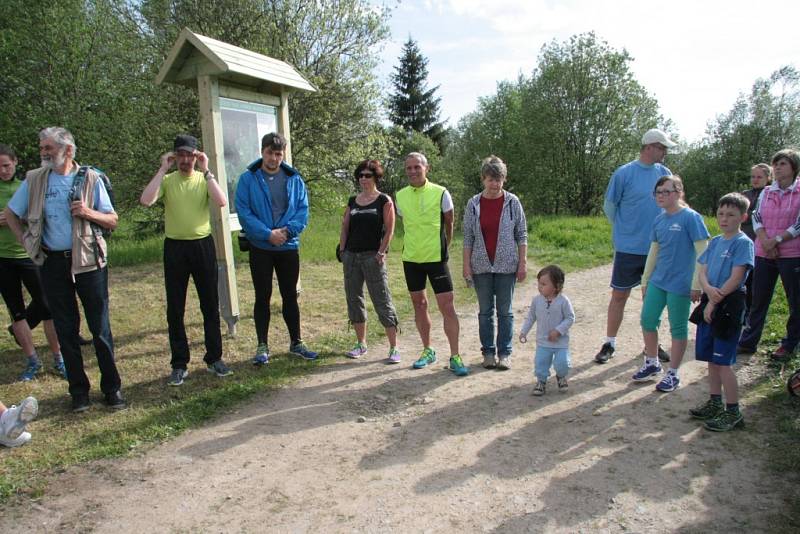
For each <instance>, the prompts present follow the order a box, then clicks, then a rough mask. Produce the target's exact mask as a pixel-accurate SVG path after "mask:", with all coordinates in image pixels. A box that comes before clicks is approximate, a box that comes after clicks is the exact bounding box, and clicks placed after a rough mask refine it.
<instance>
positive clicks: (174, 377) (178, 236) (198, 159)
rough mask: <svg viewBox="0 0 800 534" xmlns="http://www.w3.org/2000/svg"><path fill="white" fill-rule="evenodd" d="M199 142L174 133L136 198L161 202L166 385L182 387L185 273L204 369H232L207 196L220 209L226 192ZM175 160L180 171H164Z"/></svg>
mask: <svg viewBox="0 0 800 534" xmlns="http://www.w3.org/2000/svg"><path fill="white" fill-rule="evenodd" d="M197 147H198V141H197V138H195V137H193V136H191V135H179V136H177V137H176V138H175V143H174V150H173V151H172V152H167V153H166V154H164V155H162V156H161V167H160V168H159V169H158V172H157V173H156V174H155V176H153V178H152V179H151V180H150V183H148V184H147V187H145V189H144V191H143V192H142V196H141V198H140V199H139V201H140V202H141V203H142V204H143V205H145V206H152V205H153V204H155V202H156V201H157V200H159V199H160V200H162V201H163V202H164V233H165V235H166V237H165V239H164V283H165V285H166V290H167V325H168V326H169V348H170V351H171V352H172V358H171V361H170V364H171V366H172V372H171V374H170V378H169V382H168V383H169V385H170V386H180V385H181V384H183V380H184V379H185V378H186V377H187V376H188V375H189V371H188V370H187V366H188V364H189V342H188V340H187V339H186V328H185V327H184V324H183V315H184V311H185V308H186V291H187V289H188V286H189V276H191V277H192V279H193V280H194V286H195V289H197V296H198V299H199V300H200V311H201V312H202V313H203V331H204V334H205V346H206V354H205V356H204V358H203V360H204V361H205V362H206V365H207V367H208V371H209V372H211V373H214V374H216V375H217V376H228V375H230V374H232V373H233V371H231V370H230V369H229V368H228V366H227V365H225V362H223V361H222V334H221V333H220V320H219V295H218V293H217V265H216V252H215V248H214V238H213V237H212V236H211V219H210V213H209V199H211V201H212V203H213V208H214V209H218V208H221V207H223V206H225V202H226V201H225V193H223V191H222V189H221V188H220V186H219V184H218V183H217V180H216V178H215V177H214V175H213V174H212V173H211V171H210V170H209V169H208V157H207V156H206V155H205V153H203V152H200V151H199V150H198V148H197ZM173 164H177V167H178V170H176V171H174V172H172V173H170V174H167V172H168V171H169V170H170V168H171V167H172V165H173ZM195 165H197V167H198V169H197V170H196V169H195Z"/></svg>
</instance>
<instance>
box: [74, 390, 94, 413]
mask: <svg viewBox="0 0 800 534" xmlns="http://www.w3.org/2000/svg"><path fill="white" fill-rule="evenodd" d="M89 405H90V402H89V395H88V394H85V393H83V394H77V395H73V397H72V412H73V413H81V412H85V411H86V410H88V409H89Z"/></svg>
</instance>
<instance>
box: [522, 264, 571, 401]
mask: <svg viewBox="0 0 800 534" xmlns="http://www.w3.org/2000/svg"><path fill="white" fill-rule="evenodd" d="M564 278H565V277H564V271H563V270H562V269H561V268H560V267H559V266H558V265H548V266H547V267H545V268H544V269H542V270H541V271H539V273H538V274H537V275H536V279H537V281H538V286H539V287H538V289H539V294H538V295H536V296H535V297H533V301H531V307H530V309H529V310H528V316H527V317H526V318H525V322H524V323H523V325H522V330H521V331H520V333H519V341H520V343H526V342H527V341H528V332H530V330H531V327H533V323H537V325H536V357H535V363H534V374H535V375H536V386H535V387H534V388H533V394H534V395H536V396H540V395H544V393H545V388H546V386H547V377H548V376H550V367H555V370H556V380H557V383H558V390H559V391H561V392H565V391H566V390H567V387H568V386H569V385H568V384H567V374H568V373H569V369H570V367H571V365H570V360H569V328H570V327H571V326H572V323H574V322H575V311H574V310H573V309H572V303H571V302H570V301H569V299H568V298H567V297H566V296H565V295H563V294H562V293H561V290H562V289H563V288H564Z"/></svg>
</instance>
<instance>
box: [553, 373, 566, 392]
mask: <svg viewBox="0 0 800 534" xmlns="http://www.w3.org/2000/svg"><path fill="white" fill-rule="evenodd" d="M556 380H557V381H558V391H560V392H561V393H564V392H566V391H567V389H568V388H569V384H568V383H567V377H566V376H556Z"/></svg>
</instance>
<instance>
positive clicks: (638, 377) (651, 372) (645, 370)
mask: <svg viewBox="0 0 800 534" xmlns="http://www.w3.org/2000/svg"><path fill="white" fill-rule="evenodd" d="M661 371H662V368H661V364H655V365H652V364H651V365H647V364H646V363H645V364H644V365H642V366H641V367H640V368H639V370H638V371H636V374H634V375H633V376H632V377H631V380H633V381H634V382H647V381H648V380H654V379H655V378H656V377H657V376H658V375H660V374H661Z"/></svg>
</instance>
